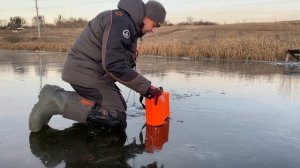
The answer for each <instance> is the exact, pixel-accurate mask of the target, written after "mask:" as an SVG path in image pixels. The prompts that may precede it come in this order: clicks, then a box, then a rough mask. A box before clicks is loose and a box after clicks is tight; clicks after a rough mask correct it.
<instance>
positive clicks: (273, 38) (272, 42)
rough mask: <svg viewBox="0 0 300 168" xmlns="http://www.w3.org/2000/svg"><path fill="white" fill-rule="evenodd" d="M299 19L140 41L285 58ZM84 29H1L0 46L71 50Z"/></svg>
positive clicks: (157, 48)
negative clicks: (38, 35) (14, 30)
mask: <svg viewBox="0 0 300 168" xmlns="http://www.w3.org/2000/svg"><path fill="white" fill-rule="evenodd" d="M299 26H300V23H299V22H280V23H247V24H246V23H243V24H230V25H211V26H191V25H189V26H165V27H161V28H159V29H158V30H157V31H156V33H153V34H149V35H146V36H145V37H143V40H142V41H139V46H138V49H139V52H140V54H143V55H162V56H185V57H193V58H221V59H239V60H241V59H242V60H257V61H282V60H284V59H285V50H286V49H290V48H299V46H300V30H299V28H298V27H299ZM81 30H82V29H78V28H77V29H66V28H58V29H45V30H43V32H42V37H41V38H40V39H38V38H37V37H36V32H35V30H25V31H23V32H19V33H12V32H11V31H9V30H1V31H0V35H1V36H0V48H1V49H9V50H42V51H63V52H66V51H68V50H69V49H70V47H71V46H72V44H73V42H74V41H75V40H76V37H78V35H79V33H80V31H81Z"/></svg>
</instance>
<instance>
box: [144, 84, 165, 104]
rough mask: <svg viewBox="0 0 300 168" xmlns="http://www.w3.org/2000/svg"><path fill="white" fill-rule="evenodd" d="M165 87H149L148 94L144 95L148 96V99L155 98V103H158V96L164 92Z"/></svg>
mask: <svg viewBox="0 0 300 168" xmlns="http://www.w3.org/2000/svg"><path fill="white" fill-rule="evenodd" d="M162 92H163V89H162V87H159V88H157V87H154V86H152V85H151V86H150V87H149V89H148V90H147V92H146V94H145V95H144V97H146V98H148V99H152V98H154V99H155V104H157V101H158V97H159V96H160V95H161V94H162Z"/></svg>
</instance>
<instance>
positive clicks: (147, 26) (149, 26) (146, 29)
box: [142, 16, 157, 34]
mask: <svg viewBox="0 0 300 168" xmlns="http://www.w3.org/2000/svg"><path fill="white" fill-rule="evenodd" d="M143 22H144V26H143V28H142V32H143V33H144V34H146V33H153V31H154V30H155V28H157V25H156V24H155V23H154V22H153V21H152V20H151V19H149V18H148V17H147V16H145V17H144V20H143Z"/></svg>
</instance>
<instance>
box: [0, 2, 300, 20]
mask: <svg viewBox="0 0 300 168" xmlns="http://www.w3.org/2000/svg"><path fill="white" fill-rule="evenodd" d="M147 1H148V0H144V2H147ZM158 1H159V2H161V3H162V4H163V5H164V6H165V8H166V10H167V18H166V19H167V21H169V22H172V23H178V22H183V21H187V17H189V18H193V21H200V20H203V21H211V22H217V23H220V24H223V23H237V22H240V23H241V22H266V21H267V22H273V21H283V20H300V12H299V11H300V0H180V1H179V0H178V1H176V0H158ZM37 2H38V7H39V14H40V15H43V16H44V17H45V20H46V22H47V23H53V22H54V20H55V18H57V17H58V15H61V16H62V17H64V18H66V19H67V18H70V17H75V18H79V17H80V18H84V19H87V20H90V19H92V18H93V17H95V16H96V15H97V14H98V13H100V12H101V11H105V10H108V9H116V7H117V4H118V2H119V0H38V1H37ZM0 4H1V5H0V20H2V22H3V21H4V20H6V21H8V20H9V18H10V17H13V16H21V17H23V18H25V19H26V21H27V23H28V24H30V23H31V20H32V18H33V17H34V16H36V10H35V0H0Z"/></svg>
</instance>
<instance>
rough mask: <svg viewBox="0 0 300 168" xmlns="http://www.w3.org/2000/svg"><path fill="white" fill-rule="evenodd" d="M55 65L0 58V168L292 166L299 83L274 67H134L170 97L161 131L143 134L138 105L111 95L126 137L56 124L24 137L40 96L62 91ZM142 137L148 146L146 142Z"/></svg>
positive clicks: (150, 60)
mask: <svg viewBox="0 0 300 168" xmlns="http://www.w3.org/2000/svg"><path fill="white" fill-rule="evenodd" d="M64 56H65V53H43V52H40V53H34V52H32V53H31V52H27V51H5V50H0V93H1V94H0V101H1V106H0V136H1V139H0V163H1V164H0V167H3V168H28V167H78V168H79V167H80V168H82V167H105V168H106V167H138V168H140V167H154V168H155V167H158V168H161V167H166V168H182V167H188V168H189V167H190V168H195V167H201V168H235V167H240V168H247V167H249V168H252V167H256V168H258V167H263V168H283V167H289V168H298V167H299V165H300V160H299V156H300V110H299V109H300V74H299V73H286V71H285V67H284V64H283V63H254V62H241V61H216V60H202V61H193V60H190V59H172V58H165V57H142V58H139V61H138V68H137V69H138V71H139V72H141V73H142V74H144V75H145V76H146V77H147V78H148V79H150V80H151V81H152V83H153V84H154V85H156V86H160V85H161V86H163V87H164V90H167V91H169V92H170V96H171V97H170V101H171V119H170V121H169V125H165V127H164V128H157V129H158V130H157V129H156V130H155V129H153V128H150V127H147V128H144V129H142V127H143V125H144V123H145V114H144V111H143V110H141V109H142V108H141V105H140V103H139V101H138V98H139V95H138V94H137V93H134V92H133V91H131V92H130V91H129V89H128V88H125V87H123V86H121V85H119V86H120V88H121V89H122V94H123V96H124V97H125V99H126V100H128V103H127V105H128V111H127V114H128V120H127V122H128V127H127V129H126V131H125V132H121V131H119V132H117V131H110V130H103V129H98V128H95V127H93V126H90V125H88V126H87V125H84V124H83V125H79V124H74V123H73V122H72V121H70V120H67V119H64V118H62V117H60V116H55V117H54V118H52V120H51V122H50V124H49V127H48V128H45V129H44V130H43V131H41V132H40V133H37V134H30V132H29V130H28V116H29V113H30V111H31V108H32V106H33V105H34V104H35V103H36V102H37V96H38V93H39V90H40V88H41V87H42V86H43V85H45V84H55V85H59V86H61V87H63V88H65V89H66V90H71V87H70V86H69V84H67V83H65V82H63V81H62V80H61V69H62V64H63V61H64ZM141 130H142V131H141ZM146 132H147V133H146ZM149 133H150V134H151V133H152V134H151V135H153V137H151V138H153V139H151V140H150V139H149V137H148V140H147V141H145V140H146V139H147V137H146V134H147V135H148V134H149ZM161 137H162V139H155V138H161ZM149 142H151V144H149Z"/></svg>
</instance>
